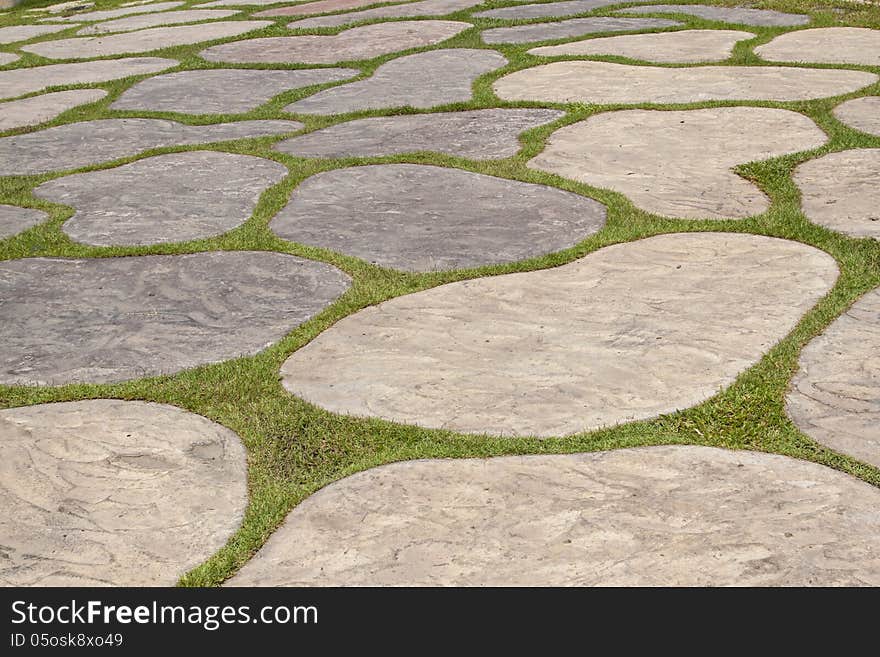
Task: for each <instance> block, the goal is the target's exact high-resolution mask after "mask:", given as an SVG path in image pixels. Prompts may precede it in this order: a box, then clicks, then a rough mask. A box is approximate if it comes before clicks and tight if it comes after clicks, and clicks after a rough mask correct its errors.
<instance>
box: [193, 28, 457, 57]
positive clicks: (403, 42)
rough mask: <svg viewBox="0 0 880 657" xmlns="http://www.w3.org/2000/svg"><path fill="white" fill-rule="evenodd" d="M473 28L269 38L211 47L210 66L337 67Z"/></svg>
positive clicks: (208, 53)
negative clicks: (344, 63)
mask: <svg viewBox="0 0 880 657" xmlns="http://www.w3.org/2000/svg"><path fill="white" fill-rule="evenodd" d="M471 27H473V26H472V25H471V24H470V23H463V22H461V21H395V22H392V23H377V24H375V25H364V26H362V27H353V28H351V29H349V30H344V31H342V32H340V33H339V34H335V35H328V36H320V35H304V36H290V37H267V38H262V39H247V40H245V41H234V42H233V43H224V44H221V45H219V46H212V47H211V48H207V49H206V50H203V51H202V52H201V56H202V57H203V58H204V59H207V60H208V61H211V62H234V63H282V64H285V63H301V64H334V63H336V62H343V61H355V60H359V59H372V58H373V57H379V56H380V55H387V54H388V53H392V52H400V51H402V50H409V49H410V48H420V47H422V46H430V45H433V44H435V43H440V42H441V41H446V40H447V39H451V38H452V37H454V36H455V35H456V34H460V33H461V32H463V31H464V30H467V29H470V28H471Z"/></svg>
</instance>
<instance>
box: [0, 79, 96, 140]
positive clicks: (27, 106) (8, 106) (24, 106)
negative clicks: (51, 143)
mask: <svg viewBox="0 0 880 657" xmlns="http://www.w3.org/2000/svg"><path fill="white" fill-rule="evenodd" d="M106 95H107V92H106V91H104V90H103V89H73V90H71V91H56V92H55V93H51V94H43V95H42V96H31V97H30V98H23V99H21V100H11V101H8V102H6V103H0V131H5V130H12V129H13V128H20V127H22V126H26V125H37V124H38V123H45V122H46V121H51V120H52V119H54V118H55V117H57V116H58V115H59V114H62V113H64V112H66V111H67V110H69V109H72V108H74V107H76V106H78V105H85V104H86V103H94V102H95V101H97V100H101V99H102V98H104V97H105V96H106Z"/></svg>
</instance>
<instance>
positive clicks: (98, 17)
mask: <svg viewBox="0 0 880 657" xmlns="http://www.w3.org/2000/svg"><path fill="white" fill-rule="evenodd" d="M183 4H186V3H184V2H182V1H181V2H156V3H154V4H150V5H133V6H131V7H119V8H116V9H105V10H100V11H90V12H88V13H84V14H74V15H73V16H53V17H51V18H46V19H44V20H47V21H53V22H56V23H57V22H59V21H63V22H69V23H82V22H91V21H109V20H112V19H114V18H121V17H122V16H131V15H132V14H149V13H152V12H157V11H165V10H167V9H174V8H175V7H179V6H181V5H183Z"/></svg>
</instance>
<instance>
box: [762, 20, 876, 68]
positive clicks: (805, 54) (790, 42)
mask: <svg viewBox="0 0 880 657" xmlns="http://www.w3.org/2000/svg"><path fill="white" fill-rule="evenodd" d="M755 54H757V55H758V56H760V57H761V58H763V59H766V60H767V61H771V62H816V63H821V64H864V65H865V66H880V30H870V29H868V28H864V27H821V28H815V29H812V30H798V31H797V32H789V33H787V34H781V35H779V36H778V37H776V38H775V39H773V40H772V41H771V42H770V43H765V44H764V45H763V46H758V47H757V48H755Z"/></svg>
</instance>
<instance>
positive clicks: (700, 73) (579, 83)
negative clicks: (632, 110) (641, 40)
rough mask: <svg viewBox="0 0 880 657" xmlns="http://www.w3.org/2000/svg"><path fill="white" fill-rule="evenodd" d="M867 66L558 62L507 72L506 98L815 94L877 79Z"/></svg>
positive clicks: (499, 85)
mask: <svg viewBox="0 0 880 657" xmlns="http://www.w3.org/2000/svg"><path fill="white" fill-rule="evenodd" d="M878 79H880V78H878V76H877V75H875V74H873V73H867V72H864V71H839V70H829V69H807V68H795V67H780V66H699V67H690V68H664V67H656V66H631V65H628V64H612V63H609V62H577V61H569V62H553V63H551V64H544V65H542V66H536V67H534V68H527V69H523V70H521V71H516V72H515V73H511V74H510V75H506V76H504V77H503V78H501V79H500V80H498V81H497V82H496V83H495V84H494V85H493V89H494V91H495V93H496V94H497V95H498V97H499V98H501V99H503V100H528V101H536V102H550V103H596V104H616V103H658V104H659V103H698V102H703V101H709V100H776V101H792V100H809V99H811V98H826V97H828V96H837V95H840V94H846V93H850V92H852V91H856V90H857V89H861V88H862V87H866V86H868V85H869V84H874V83H875V82H877V80H878Z"/></svg>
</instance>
